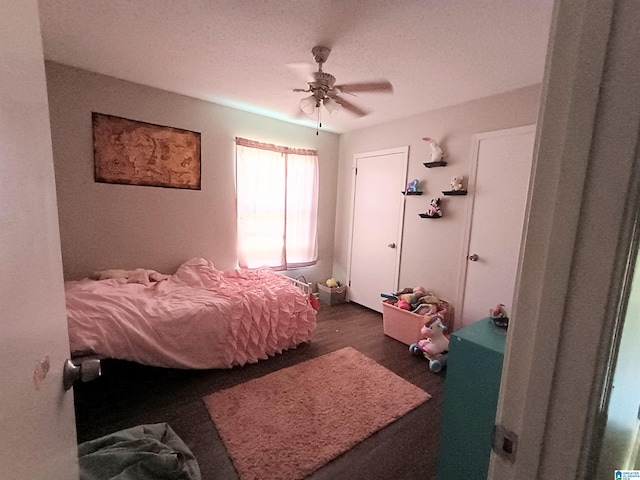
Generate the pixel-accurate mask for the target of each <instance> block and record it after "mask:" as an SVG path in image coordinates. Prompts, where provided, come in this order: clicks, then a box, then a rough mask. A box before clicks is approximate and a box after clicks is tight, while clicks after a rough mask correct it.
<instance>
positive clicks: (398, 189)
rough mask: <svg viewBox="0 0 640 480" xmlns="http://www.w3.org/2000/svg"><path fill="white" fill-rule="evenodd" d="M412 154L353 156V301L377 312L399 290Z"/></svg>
mask: <svg viewBox="0 0 640 480" xmlns="http://www.w3.org/2000/svg"><path fill="white" fill-rule="evenodd" d="M408 154H409V148H408V147H401V148H397V149H390V150H382V151H378V152H370V153H363V154H357V155H355V156H354V166H355V172H356V174H355V179H354V202H353V205H354V206H353V223H352V236H351V238H352V240H351V262H350V273H349V290H348V291H349V300H350V301H352V302H356V303H359V304H360V305H364V306H365V307H368V308H371V309H372V310H376V311H378V312H381V311H382V301H381V297H380V294H381V293H393V292H394V291H395V290H396V289H397V288H398V269H399V265H400V245H401V242H402V221H403V218H404V195H402V192H403V191H404V189H405V186H406V179H407V160H408Z"/></svg>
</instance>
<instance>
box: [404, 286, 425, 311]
mask: <svg viewBox="0 0 640 480" xmlns="http://www.w3.org/2000/svg"><path fill="white" fill-rule="evenodd" d="M426 294H427V291H426V290H425V288H424V287H422V286H420V285H418V286H416V287H414V288H405V289H404V290H401V291H400V292H397V293H396V298H397V299H398V307H400V302H406V303H407V305H408V307H407V305H404V304H403V306H402V307H400V308H404V309H405V310H413V309H414V308H416V307H417V306H418V305H419V304H420V299H421V298H423V297H424V296H425V295H426Z"/></svg>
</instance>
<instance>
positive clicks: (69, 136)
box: [46, 62, 338, 282]
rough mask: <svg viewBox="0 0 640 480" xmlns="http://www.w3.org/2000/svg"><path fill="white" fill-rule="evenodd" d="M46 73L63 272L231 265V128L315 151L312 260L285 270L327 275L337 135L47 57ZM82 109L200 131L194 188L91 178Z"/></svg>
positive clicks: (314, 277)
mask: <svg viewBox="0 0 640 480" xmlns="http://www.w3.org/2000/svg"><path fill="white" fill-rule="evenodd" d="M46 73H47V86H48V92H49V102H50V112H51V128H52V140H53V156H54V162H55V173H56V185H57V192H58V206H59V214H60V233H61V240H62V258H63V265H64V273H65V278H66V279H75V278H81V277H83V276H86V275H87V274H89V273H91V272H92V271H94V270H101V269H108V268H125V269H130V268H137V267H143V268H152V269H155V270H159V271H162V272H166V273H171V272H173V271H174V270H175V268H176V267H177V266H178V265H179V264H180V263H182V262H183V261H185V260H187V259H189V258H192V257H206V258H209V259H210V260H212V261H213V262H214V264H215V265H216V267H218V268H220V269H227V268H234V267H235V262H236V252H235V245H236V237H235V235H236V231H235V190H234V184H235V180H234V158H235V157H234V155H235V153H234V151H235V150H234V145H235V144H234V138H235V137H236V136H240V137H245V138H250V139H253V140H258V141H262V142H267V143H274V144H277V145H286V146H291V147H299V148H312V149H316V150H318V152H319V155H318V156H319V164H320V198H319V212H318V232H319V233H318V235H319V261H318V264H317V265H316V266H315V267H310V268H306V269H300V270H298V271H295V272H292V273H291V274H295V275H297V274H300V273H302V274H304V275H305V276H306V278H307V280H308V281H310V282H314V281H320V280H325V279H326V278H329V277H330V276H331V269H332V259H333V239H334V225H335V217H334V215H335V202H336V178H337V168H338V135H336V134H332V133H327V132H320V135H318V136H316V134H315V133H316V132H315V129H311V128H307V127H301V126H298V125H292V124H289V123H286V122H282V121H278V120H273V119H269V118H267V117H263V116H260V115H255V114H251V113H246V112H242V111H239V110H235V109H231V108H227V107H222V106H219V105H215V104H212V103H208V102H204V101H201V100H196V99H193V98H189V97H185V96H181V95H177V94H173V93H169V92H165V91H161V90H157V89H154V88H150V87H146V86H142V85H137V84H133V83H129V82H125V81H122V80H117V79H115V78H112V77H107V76H104V75H99V74H95V73H90V72H87V71H84V70H79V69H76V68H71V67H68V66H64V65H60V64H56V63H49V62H47V64H46ZM91 112H99V113H104V114H110V115H116V116H121V117H125V118H130V119H134V120H140V121H144V122H149V123H155V124H159V125H167V126H171V127H177V128H182V129H187V130H193V131H197V132H201V134H202V136H201V148H202V190H200V191H194V190H181V189H172V188H159V187H144V186H131V185H114V184H105V183H95V182H94V179H93V139H92V130H91Z"/></svg>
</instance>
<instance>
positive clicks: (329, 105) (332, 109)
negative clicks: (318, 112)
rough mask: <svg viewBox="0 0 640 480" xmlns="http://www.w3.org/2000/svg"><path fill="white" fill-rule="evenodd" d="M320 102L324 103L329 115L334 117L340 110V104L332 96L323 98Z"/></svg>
mask: <svg viewBox="0 0 640 480" xmlns="http://www.w3.org/2000/svg"><path fill="white" fill-rule="evenodd" d="M322 104H323V105H324V108H326V109H327V112H329V115H330V116H331V117H335V116H336V115H337V114H338V113H339V112H340V104H339V103H338V102H336V101H335V100H333V99H332V98H325V99H324V100H323V101H322Z"/></svg>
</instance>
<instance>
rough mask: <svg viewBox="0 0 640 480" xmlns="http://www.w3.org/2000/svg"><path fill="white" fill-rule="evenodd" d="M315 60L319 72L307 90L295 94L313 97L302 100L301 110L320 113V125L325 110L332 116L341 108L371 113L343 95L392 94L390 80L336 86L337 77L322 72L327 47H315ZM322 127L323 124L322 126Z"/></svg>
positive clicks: (312, 51)
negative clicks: (359, 93)
mask: <svg viewBox="0 0 640 480" xmlns="http://www.w3.org/2000/svg"><path fill="white" fill-rule="evenodd" d="M311 53H312V54H313V58H314V60H315V61H316V63H317V64H318V71H317V72H313V80H312V81H310V82H307V88H305V89H301V88H296V89H294V90H293V91H294V92H309V93H311V95H309V96H308V97H305V98H303V99H302V100H300V109H301V110H302V111H303V112H304V113H305V114H306V115H309V116H310V115H313V114H314V113H316V112H317V113H318V123H319V124H320V120H319V119H320V110H321V107H322V106H324V108H325V109H326V110H327V111H328V112H329V114H332V113H334V112H336V111H338V110H339V109H340V107H342V108H344V109H345V110H348V111H349V112H351V113H353V114H355V115H357V116H359V117H363V116H365V115H367V114H368V113H369V112H368V111H367V110H364V109H363V108H360V107H358V106H356V105H354V104H353V103H351V102H350V101H348V100H346V99H345V98H344V97H341V96H340V95H341V94H348V95H352V96H354V97H355V96H356V92H392V91H393V86H392V85H391V83H390V82H389V81H388V80H380V81H375V82H363V83H343V84H339V85H336V84H335V83H336V77H334V76H333V75H331V74H330V73H327V72H323V71H322V65H323V64H324V63H325V62H326V61H327V58H328V57H329V53H331V50H330V49H329V48H327V47H321V46H317V47H313V49H312V50H311ZM320 126H322V124H320Z"/></svg>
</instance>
